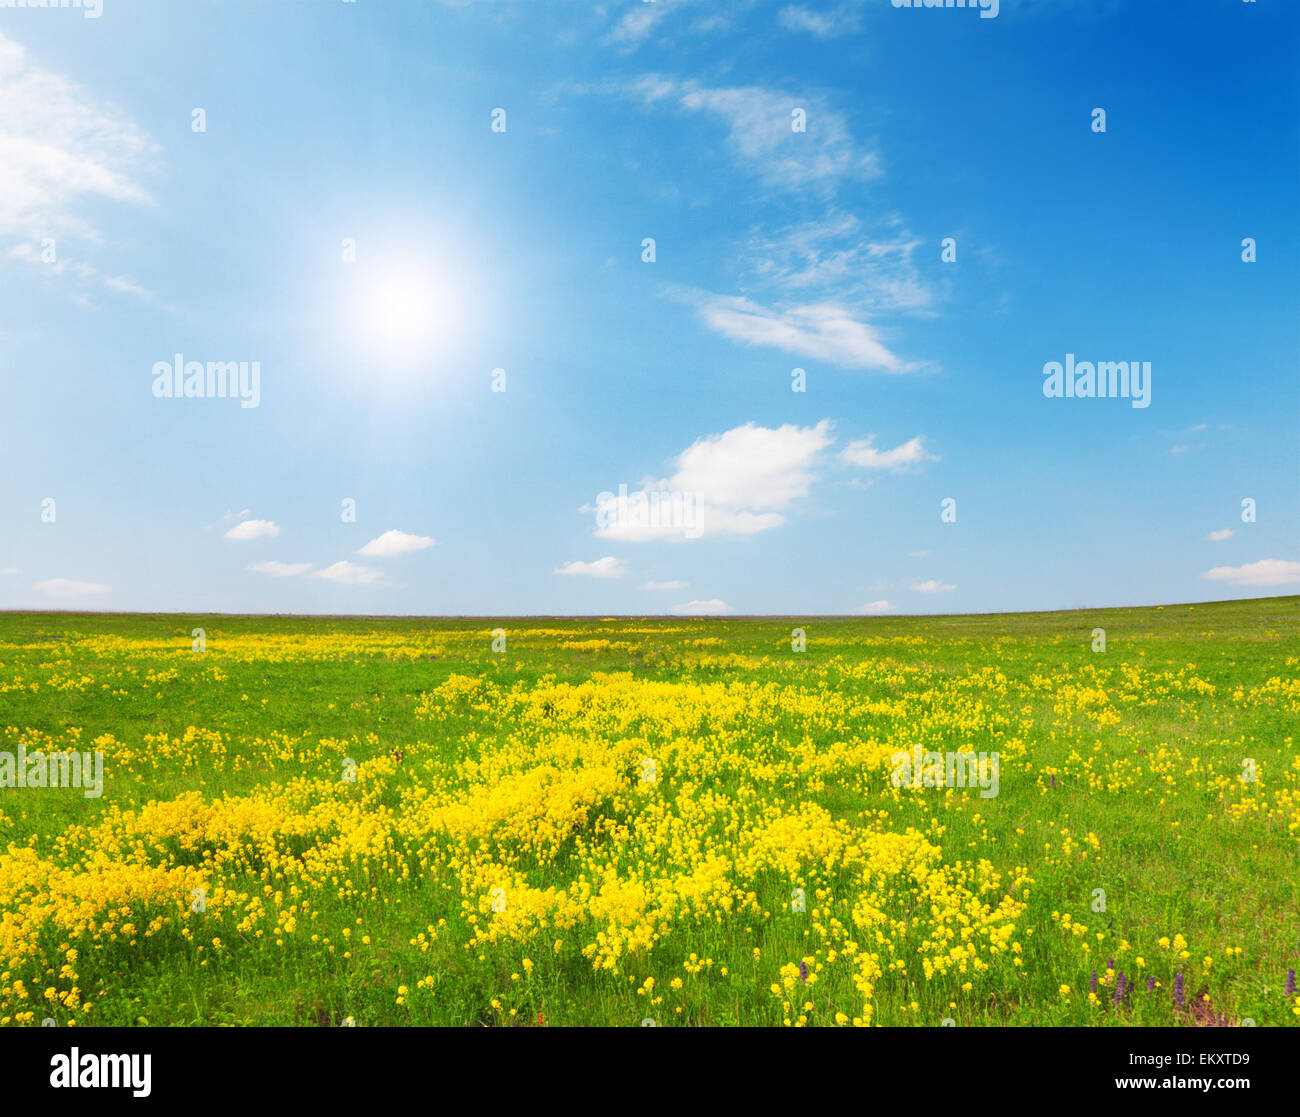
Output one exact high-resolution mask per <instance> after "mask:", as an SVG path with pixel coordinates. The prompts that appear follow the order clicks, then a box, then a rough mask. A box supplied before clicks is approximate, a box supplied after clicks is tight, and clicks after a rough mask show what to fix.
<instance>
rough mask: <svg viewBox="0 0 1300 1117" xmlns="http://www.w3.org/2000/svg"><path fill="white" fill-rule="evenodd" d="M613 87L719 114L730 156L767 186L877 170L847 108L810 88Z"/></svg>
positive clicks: (830, 180) (647, 83)
mask: <svg viewBox="0 0 1300 1117" xmlns="http://www.w3.org/2000/svg"><path fill="white" fill-rule="evenodd" d="M649 6H651V5H647V7H649ZM610 88H613V89H614V90H615V91H622V92H627V93H630V94H631V95H632V96H633V97H635V98H637V99H639V100H640V101H641V103H642V104H645V105H647V106H659V105H669V106H671V107H673V108H674V109H676V110H677V111H679V112H685V113H692V114H702V115H705V116H708V117H712V118H713V119H715V120H717V121H719V122H720V123H721V124H722V125H723V126H724V127H725V128H726V133H727V137H726V140H727V148H728V150H729V151H730V153H731V155H732V157H733V159H735V160H736V161H737V162H738V163H739V164H740V165H742V166H743V167H745V168H746V169H747V170H748V171H749V172H750V173H751V174H753V175H755V176H756V177H757V178H759V179H760V180H761V181H763V182H765V183H766V184H767V185H769V186H774V187H780V188H782V189H785V190H796V191H798V190H807V189H808V188H810V187H819V188H826V189H831V188H833V187H834V185H835V184H836V183H837V182H840V181H841V180H845V179H859V180H863V179H872V178H875V177H877V176H878V175H879V174H880V166H879V161H878V159H877V157H876V154H875V153H874V152H872V151H866V150H864V149H863V148H861V147H860V146H859V145H858V144H857V142H856V141H855V140H854V139H853V136H852V134H851V132H850V131H849V126H848V121H847V120H846V118H845V116H844V114H843V113H841V112H839V111H837V110H836V109H834V108H832V107H831V106H830V105H829V104H828V103H827V102H826V101H825V99H824V98H823V97H822V96H821V95H820V94H817V93H814V92H807V93H800V94H799V95H797V96H796V95H793V94H788V93H782V92H778V91H777V90H774V89H766V88H763V87H762V86H733V87H713V88H711V87H709V86H705V85H701V84H700V83H698V82H695V81H683V80H679V79H676V78H671V77H665V76H662V75H659V74H648V75H646V76H644V77H642V78H640V79H638V80H636V81H634V82H632V83H631V84H630V85H627V84H622V85H614V86H612V87H610ZM796 110H800V111H802V112H803V113H804V114H805V115H806V119H807V125H806V130H803V131H796V130H795V127H794V122H795V117H794V113H795V112H796Z"/></svg>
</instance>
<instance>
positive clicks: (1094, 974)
mask: <svg viewBox="0 0 1300 1117" xmlns="http://www.w3.org/2000/svg"><path fill="white" fill-rule="evenodd" d="M1088 992H1089V993H1095V992H1097V971H1096V970H1093V971H1092V980H1091V981H1090V982H1088Z"/></svg>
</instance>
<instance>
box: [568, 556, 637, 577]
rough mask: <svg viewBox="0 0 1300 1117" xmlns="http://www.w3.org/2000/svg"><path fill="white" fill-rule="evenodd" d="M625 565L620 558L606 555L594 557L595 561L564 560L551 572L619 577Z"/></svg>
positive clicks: (581, 575) (582, 575) (623, 571)
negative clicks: (563, 562)
mask: <svg viewBox="0 0 1300 1117" xmlns="http://www.w3.org/2000/svg"><path fill="white" fill-rule="evenodd" d="M626 570H627V567H626V566H625V565H624V563H623V560H622V559H618V558H613V557H612V556H608V555H607V556H606V557H605V558H599V559H596V561H595V562H579V561H577V560H575V561H573V562H566V563H565V564H564V565H563V566H561V567H557V568H556V569H555V570H554V571H552V573H554V574H571V575H575V576H579V577H586V578H621V577H622V576H623V574H624V573H625V571H626Z"/></svg>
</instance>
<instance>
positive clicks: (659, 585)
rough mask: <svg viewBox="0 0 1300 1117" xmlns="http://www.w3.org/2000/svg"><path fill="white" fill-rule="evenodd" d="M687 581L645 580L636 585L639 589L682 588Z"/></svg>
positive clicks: (685, 585)
mask: <svg viewBox="0 0 1300 1117" xmlns="http://www.w3.org/2000/svg"><path fill="white" fill-rule="evenodd" d="M687 585H689V583H688V582H654V581H650V582H645V583H643V584H642V585H639V586H637V589H639V590H684V589H685V588H686V587H687Z"/></svg>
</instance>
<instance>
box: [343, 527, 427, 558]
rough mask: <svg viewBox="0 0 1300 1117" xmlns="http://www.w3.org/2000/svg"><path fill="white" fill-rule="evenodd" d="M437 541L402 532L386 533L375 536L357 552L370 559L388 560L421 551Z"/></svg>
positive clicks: (424, 536)
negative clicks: (394, 556) (395, 556)
mask: <svg viewBox="0 0 1300 1117" xmlns="http://www.w3.org/2000/svg"><path fill="white" fill-rule="evenodd" d="M437 542H438V541H437V540H436V539H433V538H431V537H429V536H427V535H408V534H407V533H406V532H404V531H397V530H396V529H394V530H393V531H386V532H384V534H383V535H380V536H377V537H376V538H374V539H372V540H371V541H370V542H369V543H367V544H366V545H365V546H364V547H362V548H361V550H359V551H358V552H357V554H359V555H367V556H368V557H370V558H389V557H391V556H393V555H404V554H407V553H408V552H410V551H423V550H424V549H425V548H426V547H432V546H434V545H435V544H436V543H437Z"/></svg>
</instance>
